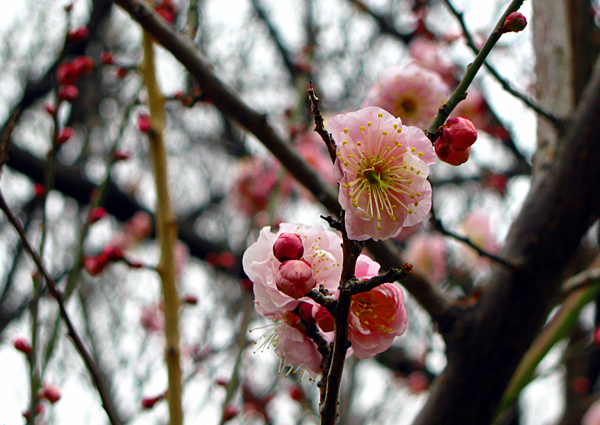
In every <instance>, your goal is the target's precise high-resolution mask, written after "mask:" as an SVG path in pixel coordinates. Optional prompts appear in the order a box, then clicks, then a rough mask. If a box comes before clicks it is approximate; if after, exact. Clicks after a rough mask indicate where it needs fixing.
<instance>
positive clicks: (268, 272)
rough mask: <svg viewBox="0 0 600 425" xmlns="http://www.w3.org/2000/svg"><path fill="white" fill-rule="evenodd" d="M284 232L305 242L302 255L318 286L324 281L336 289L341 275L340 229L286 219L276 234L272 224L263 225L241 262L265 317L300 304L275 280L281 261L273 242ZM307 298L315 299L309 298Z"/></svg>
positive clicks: (259, 309) (327, 286)
mask: <svg viewBox="0 0 600 425" xmlns="http://www.w3.org/2000/svg"><path fill="white" fill-rule="evenodd" d="M281 233H296V234H297V235H298V236H300V238H301V240H302V244H303V246H304V256H303V257H302V259H303V260H304V261H306V262H307V263H308V264H309V265H310V266H311V269H312V272H313V275H314V278H315V280H316V285H317V286H318V285H320V284H323V285H325V287H326V288H327V289H328V290H329V291H331V292H334V291H335V290H336V288H337V286H338V285H339V280H340V276H341V266H340V264H341V262H342V247H341V243H342V239H341V237H340V236H339V235H338V234H337V233H335V232H333V231H327V230H325V229H324V228H323V226H321V225H320V224H315V225H314V226H312V227H305V226H302V225H295V224H289V223H283V224H281V226H280V227H279V232H278V233H277V234H275V233H271V228H270V227H265V228H263V229H262V230H261V231H260V234H259V236H258V240H257V241H256V242H255V243H253V244H252V245H251V246H250V247H249V248H248V249H247V250H246V252H245V253H244V256H243V258H242V263H243V266H244V271H245V272H246V274H247V275H248V277H249V278H250V280H251V281H252V282H253V283H254V285H253V289H254V295H255V301H254V303H255V308H256V311H257V312H258V313H259V314H261V315H263V316H266V317H268V316H269V315H272V314H275V313H277V312H280V311H291V310H293V309H295V308H296V306H297V305H298V304H299V301H298V300H295V299H294V298H292V297H290V296H289V295H286V294H284V293H283V292H281V291H279V290H278V289H277V286H276V283H275V280H276V277H277V274H278V272H279V266H280V265H281V262H280V261H279V260H278V259H277V258H275V255H274V254H273V245H274V243H275V241H276V240H277V238H278V235H279V234H281ZM303 300H304V299H303ZM305 300H307V301H308V302H310V303H313V301H312V300H310V299H308V298H306V299H305Z"/></svg>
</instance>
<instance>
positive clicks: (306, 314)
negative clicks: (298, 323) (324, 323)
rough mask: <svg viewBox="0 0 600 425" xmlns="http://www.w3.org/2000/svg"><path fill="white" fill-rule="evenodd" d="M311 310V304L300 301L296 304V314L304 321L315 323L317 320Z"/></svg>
mask: <svg viewBox="0 0 600 425" xmlns="http://www.w3.org/2000/svg"><path fill="white" fill-rule="evenodd" d="M312 311H313V306H312V304H309V303H305V302H301V303H300V305H299V306H298V315H299V316H300V317H301V318H302V320H304V321H305V322H306V323H310V324H311V325H314V324H315V323H317V321H316V320H315V318H314V317H313V313H312Z"/></svg>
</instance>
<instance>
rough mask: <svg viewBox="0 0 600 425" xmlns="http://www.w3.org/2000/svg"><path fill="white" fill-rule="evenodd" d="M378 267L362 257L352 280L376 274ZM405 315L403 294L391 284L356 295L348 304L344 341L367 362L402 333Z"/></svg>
mask: <svg viewBox="0 0 600 425" xmlns="http://www.w3.org/2000/svg"><path fill="white" fill-rule="evenodd" d="M379 267H380V266H379V264H378V263H376V262H375V261H373V260H371V259H370V258H369V257H367V256H365V255H361V256H360V257H359V258H358V261H357V263H356V277H357V278H359V279H361V280H364V279H368V278H370V277H373V276H375V275H377V273H378V272H379ZM407 321H408V315H407V313H406V309H405V308H404V293H403V292H402V289H401V288H400V287H399V286H398V285H396V284H394V283H384V284H382V285H379V286H377V287H376V288H374V289H372V290H371V291H369V292H364V293H361V294H356V295H354V296H353V297H352V303H351V304H350V321H349V326H348V339H349V340H350V342H351V343H352V348H353V350H354V353H355V354H356V355H357V356H358V358H360V359H368V358H371V357H373V356H375V355H377V354H379V353H382V352H383V351H385V350H387V349H388V348H390V346H391V345H392V342H393V341H394V338H395V337H397V336H399V335H402V334H403V333H404V331H405V330H406V324H407Z"/></svg>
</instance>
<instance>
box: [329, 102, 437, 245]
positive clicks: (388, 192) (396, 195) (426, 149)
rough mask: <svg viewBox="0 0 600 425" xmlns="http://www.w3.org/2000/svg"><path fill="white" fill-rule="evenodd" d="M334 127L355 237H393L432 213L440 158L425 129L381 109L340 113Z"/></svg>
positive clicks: (337, 172) (342, 196)
mask: <svg viewBox="0 0 600 425" xmlns="http://www.w3.org/2000/svg"><path fill="white" fill-rule="evenodd" d="M328 126H329V131H330V132H331V133H332V134H333V137H334V139H335V141H336V147H337V155H338V158H337V160H336V162H335V167H334V176H335V178H336V180H337V181H338V182H339V183H340V192H339V198H338V199H339V202H340V204H341V206H342V208H343V209H344V210H345V211H346V230H347V232H348V237H349V238H351V239H355V240H359V241H362V240H367V239H369V238H372V239H374V240H375V241H378V240H380V239H381V240H385V239H389V238H392V237H395V236H397V235H398V234H399V233H400V231H401V230H402V228H403V227H404V226H413V225H415V224H417V223H419V222H421V221H422V220H423V219H424V218H425V217H426V216H427V214H429V210H430V209H431V185H430V184H429V181H427V176H428V175H429V164H432V163H435V162H437V156H436V154H435V152H434V150H433V147H432V145H431V142H430V141H429V140H428V139H427V137H425V134H424V133H423V131H422V130H420V129H418V128H416V127H407V126H403V125H402V121H401V120H400V119H399V118H394V117H393V116H392V115H390V114H389V113H388V112H386V111H384V110H383V109H381V108H376V107H367V108H364V109H361V110H359V111H356V112H350V113H347V114H344V115H337V116H335V117H334V118H332V119H331V120H330V121H329V124H328Z"/></svg>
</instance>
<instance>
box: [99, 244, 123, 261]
mask: <svg viewBox="0 0 600 425" xmlns="http://www.w3.org/2000/svg"><path fill="white" fill-rule="evenodd" d="M102 254H104V255H106V257H107V258H108V261H120V260H122V259H124V258H125V252H124V251H123V248H121V247H120V246H118V245H106V246H105V247H104V249H103V250H102ZM102 254H101V255H102Z"/></svg>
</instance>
